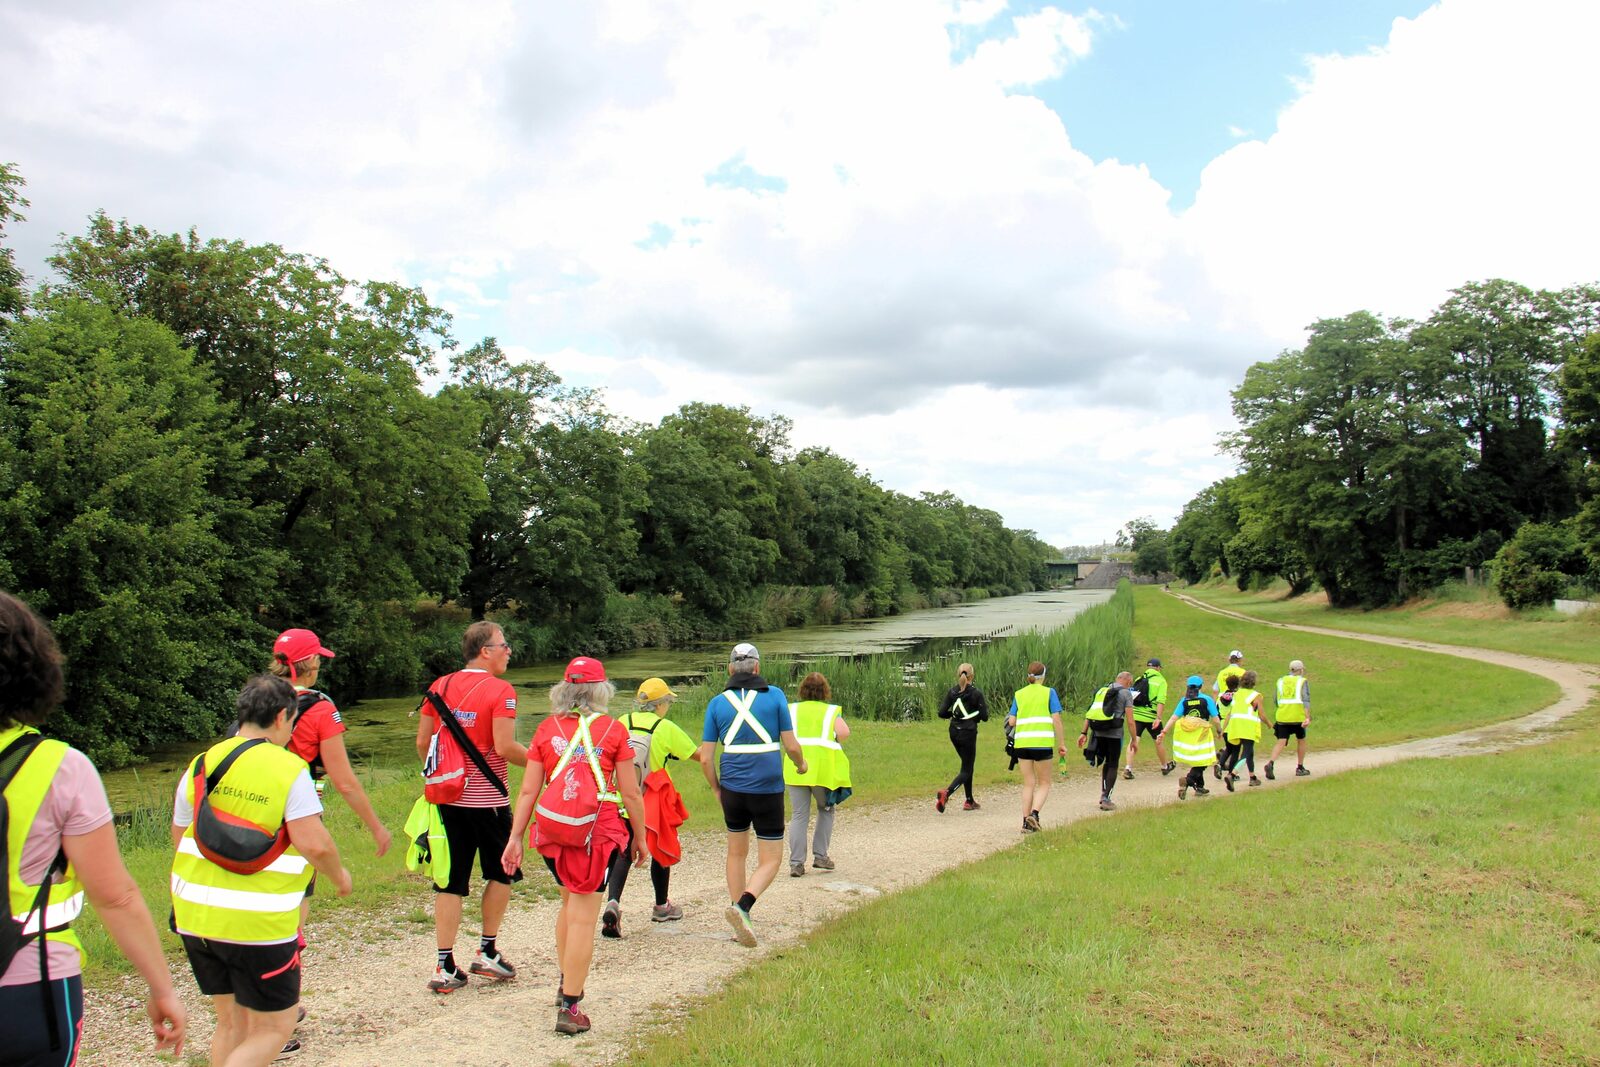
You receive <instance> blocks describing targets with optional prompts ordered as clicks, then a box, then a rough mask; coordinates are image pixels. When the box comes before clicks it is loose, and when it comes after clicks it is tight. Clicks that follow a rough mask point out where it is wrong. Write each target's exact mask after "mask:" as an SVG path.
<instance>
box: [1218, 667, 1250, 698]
mask: <svg viewBox="0 0 1600 1067" xmlns="http://www.w3.org/2000/svg"><path fill="white" fill-rule="evenodd" d="M1243 677H1244V668H1243V667H1241V666H1239V665H1238V664H1237V663H1230V664H1228V665H1227V666H1226V667H1224V668H1222V669H1221V670H1220V671H1218V672H1217V685H1216V690H1217V696H1221V695H1222V694H1223V693H1226V692H1227V691H1228V679H1229V678H1243Z"/></svg>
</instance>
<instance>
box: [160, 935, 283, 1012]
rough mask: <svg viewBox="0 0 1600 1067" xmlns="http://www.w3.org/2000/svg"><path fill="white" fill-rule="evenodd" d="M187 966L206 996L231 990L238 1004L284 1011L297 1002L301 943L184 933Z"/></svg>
mask: <svg viewBox="0 0 1600 1067" xmlns="http://www.w3.org/2000/svg"><path fill="white" fill-rule="evenodd" d="M183 950H184V951H185V952H187V953H188V954H189V969H190V970H191V971H193V972H194V980H195V982H196V984H198V985H199V986H200V992H202V993H204V994H205V995H206V996H208V997H218V996H225V995H228V994H231V995H232V996H233V999H234V1001H235V1002H237V1003H238V1005H239V1006H240V1007H241V1008H249V1009H250V1010H251V1011H287V1010H288V1009H290V1008H292V1007H294V1006H295V1005H296V1004H298V1003H300V946H299V945H298V944H296V943H295V942H294V941H285V942H283V944H281V945H235V944H231V943H230V942H227V941H208V940H206V939H205V938H203V937H194V936H193V935H191V934H184V935H183Z"/></svg>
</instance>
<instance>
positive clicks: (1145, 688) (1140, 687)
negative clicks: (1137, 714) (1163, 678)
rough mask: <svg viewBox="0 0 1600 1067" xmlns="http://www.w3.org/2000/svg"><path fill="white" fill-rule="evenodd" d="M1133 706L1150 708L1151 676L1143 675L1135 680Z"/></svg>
mask: <svg viewBox="0 0 1600 1067" xmlns="http://www.w3.org/2000/svg"><path fill="white" fill-rule="evenodd" d="M1133 706H1134V707H1136V708H1148V707H1149V706H1150V676H1149V675H1148V674H1141V675H1139V677H1137V678H1135V679H1134V680H1133Z"/></svg>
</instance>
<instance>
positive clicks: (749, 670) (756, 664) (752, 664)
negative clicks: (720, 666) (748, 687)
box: [728, 656, 761, 674]
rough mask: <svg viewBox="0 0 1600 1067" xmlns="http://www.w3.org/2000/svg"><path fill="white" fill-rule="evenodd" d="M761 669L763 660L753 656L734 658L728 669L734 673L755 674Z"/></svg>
mask: <svg viewBox="0 0 1600 1067" xmlns="http://www.w3.org/2000/svg"><path fill="white" fill-rule="evenodd" d="M760 669H761V660H760V659H759V658H755V657H751V656H746V657H744V658H743V659H736V660H733V661H732V662H731V663H729V664H728V670H729V671H730V672H731V673H733V674H754V673H756V671H758V670H760Z"/></svg>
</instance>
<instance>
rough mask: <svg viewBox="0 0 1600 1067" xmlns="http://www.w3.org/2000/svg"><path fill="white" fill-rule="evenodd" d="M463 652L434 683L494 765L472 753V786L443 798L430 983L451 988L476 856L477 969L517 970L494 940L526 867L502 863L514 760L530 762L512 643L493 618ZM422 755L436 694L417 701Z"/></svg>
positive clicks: (474, 630) (502, 973)
mask: <svg viewBox="0 0 1600 1067" xmlns="http://www.w3.org/2000/svg"><path fill="white" fill-rule="evenodd" d="M461 658H462V659H463V660H464V661H465V662H466V666H464V667H462V668H461V669H460V670H459V671H455V672H453V673H451V674H447V675H445V676H444V677H442V678H439V679H437V680H436V681H435V682H434V683H433V684H432V685H431V686H429V687H428V691H429V692H430V693H436V694H438V696H439V698H440V699H441V700H443V701H444V703H445V706H446V707H448V708H449V709H450V710H451V711H452V712H454V714H455V718H456V721H457V722H459V723H460V724H461V728H462V731H463V732H464V733H465V734H466V736H467V740H468V741H469V742H471V744H472V745H473V747H474V748H476V749H477V750H478V752H479V754H480V755H482V756H483V758H484V762H486V763H487V764H488V766H489V771H490V772H491V774H492V776H493V777H492V778H485V777H484V776H483V774H482V772H480V771H479V770H478V764H477V761H476V760H474V759H472V758H471V756H470V754H469V755H468V758H467V777H466V789H465V790H464V791H463V792H462V794H461V799H460V800H457V801H456V802H455V803H454V804H441V805H439V819H440V821H441V822H443V823H444V832H445V837H446V839H447V840H448V841H449V845H450V882H449V884H448V885H446V886H443V887H442V888H441V887H439V886H435V887H434V896H433V931H434V935H435V937H436V943H437V945H438V957H437V960H436V962H435V965H434V971H433V980H432V981H431V982H429V983H428V988H429V989H430V990H432V991H433V992H435V993H451V992H454V991H455V990H457V989H460V988H461V987H462V986H464V985H466V984H467V975H466V973H465V972H463V971H462V970H461V969H460V968H459V967H457V966H456V956H455V944H456V934H457V933H459V932H460V930H461V905H462V901H463V899H464V898H465V897H466V895H467V890H468V889H469V888H470V883H471V879H472V860H473V857H474V856H476V857H478V866H479V870H480V871H481V872H482V874H483V879H484V886H483V934H482V936H481V937H480V938H479V940H478V954H477V956H476V957H474V959H473V961H472V966H471V968H470V969H471V972H472V973H473V974H476V975H481V976H482V977H485V978H499V979H504V978H515V977H516V976H517V969H516V968H515V967H513V966H512V965H511V963H510V962H509V961H508V960H507V959H506V958H505V957H504V956H502V955H500V951H499V949H498V948H497V947H496V945H495V937H496V936H498V934H499V932H500V921H501V920H502V919H504V918H505V914H506V906H507V905H508V904H509V903H510V902H511V883H512V882H520V881H522V871H521V870H520V869H519V868H517V867H516V866H515V865H513V866H512V867H511V868H510V869H507V868H505V867H503V866H502V865H501V856H502V854H503V853H504V852H505V847H506V842H507V841H508V840H509V839H510V837H511V805H510V801H509V797H510V792H509V789H508V787H507V784H506V783H507V773H508V767H507V764H510V763H515V764H516V765H517V766H519V767H522V766H526V765H527V762H528V750H527V749H525V748H523V747H522V746H521V745H520V744H518V743H517V736H516V733H517V691H516V690H515V689H513V688H512V687H511V683H509V682H507V681H506V680H505V679H504V678H502V677H501V675H503V674H505V673H506V669H507V668H508V667H510V666H511V646H510V645H509V644H508V643H507V642H506V635H505V633H504V632H503V631H502V630H501V629H500V627H498V626H496V625H495V624H494V623H492V622H475V623H473V624H472V625H471V626H468V627H467V629H466V631H465V632H464V633H463V634H462V635H461ZM418 710H419V711H420V712H421V715H420V716H418V718H419V720H420V721H419V722H418V723H417V758H418V759H420V760H422V761H424V762H426V761H427V758H428V745H429V743H430V742H431V741H432V740H433V735H434V733H435V732H436V731H438V730H441V729H445V728H446V727H444V726H443V725H442V724H441V723H440V722H439V714H438V712H437V711H435V710H434V707H433V702H432V701H430V700H424V701H423V702H422V707H421V708H419V709H418Z"/></svg>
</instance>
